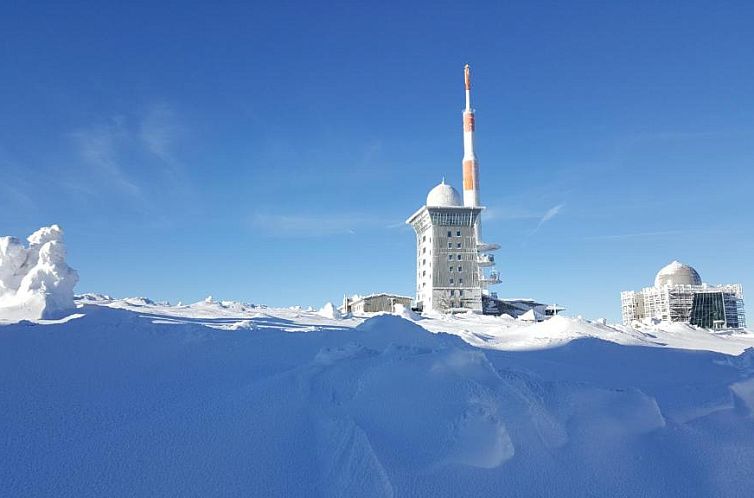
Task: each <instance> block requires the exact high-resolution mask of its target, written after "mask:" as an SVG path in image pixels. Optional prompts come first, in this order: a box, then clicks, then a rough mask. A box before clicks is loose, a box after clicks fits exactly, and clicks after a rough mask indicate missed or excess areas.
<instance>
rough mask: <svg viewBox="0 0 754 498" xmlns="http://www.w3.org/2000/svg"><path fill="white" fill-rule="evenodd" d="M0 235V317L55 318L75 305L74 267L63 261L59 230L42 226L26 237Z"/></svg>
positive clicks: (12, 318)
mask: <svg viewBox="0 0 754 498" xmlns="http://www.w3.org/2000/svg"><path fill="white" fill-rule="evenodd" d="M27 240H28V242H29V245H28V246H24V244H23V243H22V242H21V241H20V240H18V239H17V238H15V237H0V319H2V320H10V321H16V320H36V319H40V318H58V317H60V316H62V315H64V314H65V313H66V312H68V311H70V310H72V309H74V308H75V304H74V301H73V288H74V287H75V285H76V283H77V282H78V280H79V276H78V274H77V273H76V270H74V269H72V268H71V267H70V266H68V265H67V264H66V262H65V245H64V244H63V230H61V228H60V227H59V226H58V225H52V226H49V227H43V228H40V229H39V230H37V231H36V232H34V233H33V234H31V235H30V236H29V237H28V239H27Z"/></svg>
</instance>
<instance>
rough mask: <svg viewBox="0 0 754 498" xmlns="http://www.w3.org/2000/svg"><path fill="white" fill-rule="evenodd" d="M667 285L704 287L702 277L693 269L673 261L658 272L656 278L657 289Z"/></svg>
mask: <svg viewBox="0 0 754 498" xmlns="http://www.w3.org/2000/svg"><path fill="white" fill-rule="evenodd" d="M666 285H669V286H671V287H672V286H675V285H702V277H700V276H699V273H697V271H696V270H695V269H694V268H693V267H691V266H689V265H685V264H683V263H680V262H678V261H673V262H672V263H670V264H669V265H668V266H666V267H665V268H663V269H662V270H660V271H659V272H657V276H656V277H655V287H665V286H666Z"/></svg>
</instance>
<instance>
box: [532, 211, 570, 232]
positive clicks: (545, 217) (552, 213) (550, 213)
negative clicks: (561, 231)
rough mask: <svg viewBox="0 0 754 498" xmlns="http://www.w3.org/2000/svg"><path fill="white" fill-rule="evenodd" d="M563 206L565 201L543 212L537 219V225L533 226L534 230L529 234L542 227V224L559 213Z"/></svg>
mask: <svg viewBox="0 0 754 498" xmlns="http://www.w3.org/2000/svg"><path fill="white" fill-rule="evenodd" d="M564 206H565V203H562V204H558V205H557V206H553V207H551V208H550V209H548V210H547V212H545V214H543V215H542V217H541V218H540V219H539V223H537V226H536V227H535V228H534V230H532V231H531V233H530V234H529V236H532V235H534V234H536V233H537V232H538V231H539V229H540V228H542V225H544V224H545V223H547V222H548V221H550V220H552V219H553V218H555V217H556V216H557V215H558V214H560V211H561V210H562V209H563V207H564Z"/></svg>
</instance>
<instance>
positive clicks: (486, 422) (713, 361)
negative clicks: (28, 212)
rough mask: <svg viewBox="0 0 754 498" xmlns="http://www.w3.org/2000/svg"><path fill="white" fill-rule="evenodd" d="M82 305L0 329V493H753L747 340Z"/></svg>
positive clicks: (211, 305)
mask: <svg viewBox="0 0 754 498" xmlns="http://www.w3.org/2000/svg"><path fill="white" fill-rule="evenodd" d="M79 304H80V308H79V309H78V310H77V311H78V314H76V315H72V316H69V317H67V318H65V319H60V320H47V321H44V320H42V321H40V320H36V321H22V322H19V323H15V324H6V325H4V326H0V379H2V388H0V427H1V428H2V433H1V434H0V454H2V455H3V465H1V466H0V483H1V485H2V489H3V494H4V495H6V496H145V495H148V496H160V495H170V496H182V495H191V496H250V495H252V496H260V495H263V496H307V497H310V496H433V497H435V496H501V495H506V496H558V497H562V496H579V497H580V496H647V497H669V496H748V495H750V491H751V489H752V488H753V487H754V473H752V472H751V468H752V466H754V417H752V413H753V410H754V349H747V348H751V347H752V346H754V336H752V334H749V333H738V334H734V333H724V334H712V333H710V332H707V331H703V330H701V329H696V328H693V327H686V326H684V327H675V326H674V327H667V328H666V329H663V328H662V327H656V328H652V329H650V328H647V329H645V330H635V329H630V328H625V327H620V326H610V325H607V324H603V323H592V322H588V321H585V320H579V319H572V318H565V317H557V318H554V319H552V320H549V321H547V322H542V323H534V324H528V323H525V322H521V321H517V320H514V319H512V318H496V317H485V316H478V315H473V314H469V315H458V316H455V317H418V316H415V315H412V314H409V313H407V312H406V311H405V310H402V313H400V314H402V315H404V316H406V317H408V318H411V319H407V318H404V317H403V316H398V315H391V314H384V313H383V314H377V315H373V316H369V317H353V316H350V315H349V316H346V317H341V318H330V317H328V316H323V314H321V313H320V312H318V311H305V310H302V309H301V308H291V309H272V308H260V307H258V306H254V305H245V304H241V303H232V302H225V301H223V302H217V301H214V300H207V301H202V302H200V303H195V304H191V305H185V306H184V305H180V306H170V305H167V304H158V303H153V302H152V301H150V300H148V299H127V300H117V299H112V298H110V297H108V296H104V295H93V294H90V295H86V296H81V297H80V299H79ZM325 314H328V313H325ZM671 346H672V347H671ZM713 350H715V351H713Z"/></svg>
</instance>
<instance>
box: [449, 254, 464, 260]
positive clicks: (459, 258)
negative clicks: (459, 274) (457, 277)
mask: <svg viewBox="0 0 754 498" xmlns="http://www.w3.org/2000/svg"><path fill="white" fill-rule="evenodd" d="M455 259H457V260H458V261H461V255H460V254H456V258H455ZM448 261H453V255H452V254H448Z"/></svg>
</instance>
